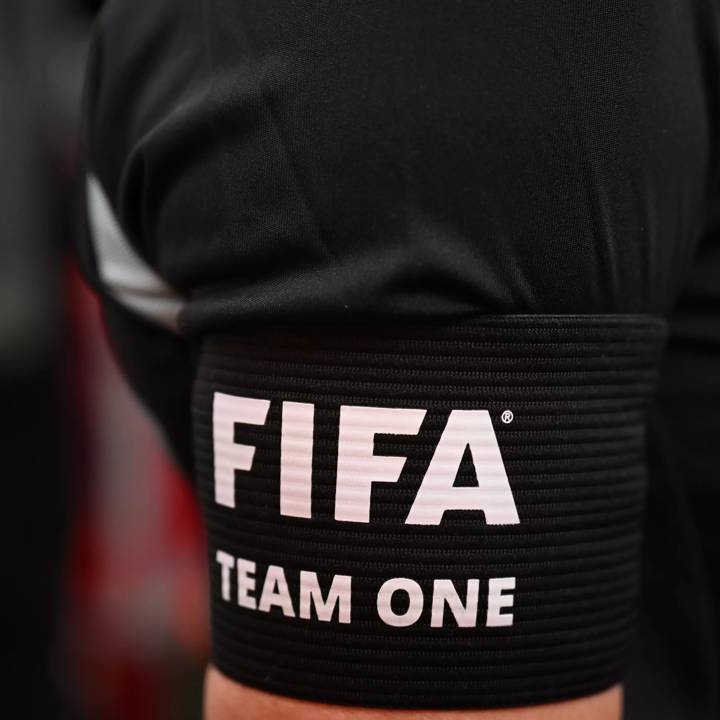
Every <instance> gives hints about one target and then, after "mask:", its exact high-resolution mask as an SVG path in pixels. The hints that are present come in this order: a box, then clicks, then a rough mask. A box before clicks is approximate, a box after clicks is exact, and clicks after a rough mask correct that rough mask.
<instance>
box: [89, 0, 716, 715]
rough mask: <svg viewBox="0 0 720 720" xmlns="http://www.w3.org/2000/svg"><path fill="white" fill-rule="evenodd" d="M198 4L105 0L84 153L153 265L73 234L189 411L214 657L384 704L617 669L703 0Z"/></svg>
mask: <svg viewBox="0 0 720 720" xmlns="http://www.w3.org/2000/svg"><path fill="white" fill-rule="evenodd" d="M195 6H196V4H195V3H189V2H188V3H183V2H176V1H175V2H169V1H168V2H164V3H163V2H160V3H156V4H154V5H153V9H152V10H148V9H146V8H145V6H144V4H142V3H139V2H138V3H130V4H128V3H125V4H123V3H120V2H116V3H112V2H111V3H109V4H108V6H107V8H106V10H105V14H104V16H103V19H102V20H101V24H100V27H99V29H98V37H97V40H96V50H95V55H94V58H95V59H94V63H93V68H94V70H93V72H92V73H91V82H90V83H89V92H88V98H89V102H88V109H87V114H86V117H87V137H88V150H89V159H90V162H89V165H90V168H89V169H90V172H91V173H92V174H93V177H94V178H96V181H97V183H98V186H99V187H100V188H101V189H102V192H103V193H104V195H105V197H106V198H107V199H108V206H109V207H110V209H111V211H112V214H113V222H115V223H116V225H117V227H118V228H119V229H121V231H122V232H121V235H122V238H124V240H125V241H127V242H128V243H129V245H130V246H131V248H132V251H133V253H134V254H135V255H137V257H138V258H139V259H140V260H142V261H143V263H144V265H145V266H146V270H147V269H148V268H149V269H150V271H151V272H150V274H148V273H147V272H144V273H140V276H139V277H140V280H141V281H142V282H140V281H139V280H138V275H137V273H136V274H135V275H133V276H132V277H133V282H131V283H130V284H129V285H127V284H124V280H125V279H126V276H125V275H123V274H122V273H120V274H119V275H118V274H117V273H116V274H114V275H113V273H110V272H105V273H103V267H106V268H108V267H109V266H108V265H107V264H106V265H103V262H102V258H101V257H100V256H101V255H102V253H103V245H102V242H98V237H97V229H96V237H95V240H94V243H93V244H91V247H90V250H91V252H90V255H91V256H92V258H93V259H94V260H93V262H94V264H93V262H91V264H90V265H91V268H92V270H91V272H92V273H94V275H95V276H96V277H97V279H98V281H99V285H100V286H101V288H103V292H105V293H106V294H107V295H108V297H109V298H111V299H110V300H109V302H110V304H111V307H115V305H117V306H118V307H119V308H120V309H121V312H122V317H123V323H122V325H123V326H124V325H125V323H126V322H127V323H128V324H135V321H131V320H130V318H137V317H138V316H140V317H141V320H140V321H139V322H142V323H145V324H144V325H142V331H141V332H138V330H137V328H138V327H139V326H137V325H136V324H135V329H134V330H133V331H132V332H129V331H126V330H123V329H122V327H121V329H120V330H119V331H118V333H117V337H119V338H121V340H120V342H119V345H120V346H121V347H122V348H124V351H125V355H126V364H127V365H128V366H129V367H130V368H131V369H132V372H133V373H134V374H135V375H136V376H137V377H138V378H140V379H139V381H138V383H137V385H138V387H140V389H141V391H142V392H143V393H144V394H145V395H146V397H148V398H149V399H150V401H151V404H152V403H154V404H155V405H156V406H157V408H158V412H159V413H160V414H161V415H162V417H164V418H165V419H166V427H169V428H170V430H171V433H172V434H173V436H174V437H180V436H182V440H181V441H180V445H181V446H182V447H188V446H189V445H190V442H191V441H190V439H189V433H190V417H189V415H190V410H191V408H192V414H193V440H192V443H193V448H194V455H195V478H196V482H197V486H198V493H199V498H200V500H201V502H202V504H203V509H204V513H205V516H206V521H207V526H208V537H209V557H210V573H211V592H212V603H213V660H214V662H215V664H216V665H217V666H218V668H219V669H220V670H221V671H222V673H224V674H225V675H226V676H227V677H230V678H232V679H233V680H235V681H238V682H241V683H245V684H247V685H250V686H254V687H256V688H261V689H265V690H267V691H270V692H274V693H281V694H283V695H289V696H294V697H297V698H308V699H310V700H313V701H322V702H334V703H339V704H342V705H361V706H381V707H386V708H422V709H429V708H438V707H443V708H446V707H452V708H471V709H473V710H475V709H483V708H484V709H488V710H489V709H494V708H501V707H507V706H516V707H517V706H536V705H538V706H539V705H541V704H544V703H554V702H560V701H564V700H568V699H574V698H582V697H587V696H592V695H594V694H596V693H598V692H600V691H603V690H605V689H607V688H609V687H613V686H616V685H617V684H618V683H620V682H621V681H622V679H623V676H624V668H625V664H626V657H627V652H626V651H627V647H628V645H629V643H630V642H631V637H632V632H633V626H634V618H635V615H634V608H635V603H636V599H637V594H638V588H639V577H640V576H639V546H640V540H641V534H642V512H643V503H644V493H645V488H646V480H647V472H646V471H647V468H646V462H645V460H646V458H645V446H644V437H645V435H644V433H645V427H646V413H645V411H646V404H647V401H648V399H649V397H650V395H651V393H652V388H653V383H654V380H655V373H656V368H657V360H658V356H659V354H660V352H661V346H662V342H663V335H664V322H663V320H662V318H661V317H660V316H661V315H662V314H663V313H664V311H665V309H666V307H667V305H668V304H669V298H670V297H671V296H672V293H673V291H674V289H675V288H674V285H675V283H676V280H675V274H676V273H677V272H678V271H679V270H682V269H683V268H685V267H687V266H688V265H689V263H690V260H691V258H692V255H693V248H694V243H695V230H696V227H695V225H696V218H697V217H698V216H700V215H701V214H702V212H703V202H704V197H705V191H706V187H705V183H706V179H707V173H706V170H707V167H706V160H705V158H706V155H707V154H708V153H709V145H710V140H709V128H708V123H707V119H706V117H705V115H704V110H703V108H704V107H705V99H706V98H705V97H704V93H703V88H702V87H701V86H700V85H699V84H687V83H681V82H679V81H678V77H676V76H675V75H673V73H674V72H676V71H677V72H678V73H680V74H681V75H682V74H683V73H684V74H685V75H690V76H693V77H694V76H695V75H698V76H699V74H700V68H699V60H698V58H696V57H695V56H694V55H693V51H692V47H690V49H687V48H686V44H687V45H688V46H691V45H692V42H693V40H692V38H693V35H692V28H693V26H694V25H693V23H694V22H695V21H696V19H697V18H695V16H694V12H695V11H694V10H692V9H690V8H684V9H677V8H674V9H668V8H662V9H659V10H658V11H657V16H655V15H653V16H652V17H647V16H645V15H642V14H641V16H640V17H637V16H634V15H633V14H632V13H630V11H629V10H628V11H627V12H628V13H629V14H628V15H627V16H626V15H625V14H624V13H619V14H618V16H617V17H615V16H610V15H609V14H607V13H604V12H601V11H600V10H593V9H585V10H583V11H581V10H579V9H578V10H576V11H574V12H573V13H571V14H570V16H567V15H566V14H565V13H561V12H559V11H555V10H552V11H548V10H547V8H543V9H542V11H540V10H537V11H536V10H534V9H531V8H523V9H520V8H519V7H516V6H514V5H510V4H504V5H503V6H502V9H497V10H493V9H489V8H488V7H486V5H485V4H480V5H478V4H476V3H472V4H471V3H459V4H456V5H454V6H453V8H452V9H451V10H447V11H446V12H443V13H442V14H438V13H437V12H436V11H435V10H431V9H430V8H429V7H428V8H418V9H417V12H415V13H413V14H412V15H411V16H407V17H406V14H403V13H400V15H398V13H399V12H400V11H399V10H398V9H397V8H395V7H394V6H392V7H390V6H382V7H380V6H377V7H376V6H371V7H368V6H366V5H364V4H363V5H362V6H361V5H357V6H356V4H355V3H347V4H340V5H339V6H338V5H336V4H333V3H324V2H323V3H319V4H318V3H315V4H313V5H312V6H310V4H308V6H307V7H302V4H301V5H299V6H298V5H297V4H293V3H284V2H263V3H254V2H245V3H242V4H238V3H235V2H230V1H228V2H224V1H222V2H216V3H214V4H213V5H212V6H208V9H207V11H206V12H205V13H204V14H202V13H200V11H199V10H198V9H197V8H196V7H195ZM648 12H649V13H650V14H651V15H652V13H651V12H650V11H648ZM638 23H639V25H638ZM660 26H661V27H662V28H663V31H666V30H667V29H668V28H669V27H673V28H674V29H675V30H676V31H677V33H678V35H679V37H680V39H681V45H682V47H683V50H684V52H685V54H684V55H682V58H681V61H682V62H681V63H680V66H678V65H677V63H674V62H673V63H671V62H670V58H664V59H663V58H660V59H658V58H657V56H656V55H655V54H653V53H650V52H648V53H647V54H646V55H643V54H642V53H643V51H645V50H648V47H646V46H645V45H643V43H646V42H648V34H647V33H646V32H645V31H646V30H647V29H648V28H654V29H655V30H657V31H658V32H659V30H658V27H660ZM511 29H512V30H511ZM611 39H612V41H613V43H616V44H612V43H610V41H611ZM649 42H655V43H657V47H658V48H660V49H659V50H658V52H660V53H665V52H670V51H669V50H667V49H666V45H665V44H663V43H661V42H660V40H659V39H658V38H657V37H656V38H650V40H649ZM519 47H523V48H525V50H524V51H523V52H519V51H518V48H519ZM673 47H674V48H676V47H677V46H676V45H673ZM638 53H639V55H640V61H639V62H638ZM655 61H657V66H653V65H652V62H655ZM618 64H621V65H622V66H623V67H627V68H630V70H628V72H627V73H626V74H623V76H622V78H621V80H620V81H618V82H617V83H608V82H606V78H607V77H609V76H614V75H613V73H614V69H615V68H616V67H617V66H618ZM678 67H679V69H678ZM647 77H653V78H655V79H656V80H660V81H663V82H657V83H653V84H648V83H646V82H645V78H647ZM667 87H669V88H670V89H669V90H668V89H666V88H667ZM676 93H677V94H679V95H680V97H678V96H677V95H676ZM679 107H682V108H685V109H687V108H691V109H692V112H686V111H685V112H682V113H681V112H679V111H678V108H679ZM695 111H697V112H695ZM658 122H660V123H661V124H662V128H664V131H663V132H661V131H660V129H658V125H657V124H658ZM662 128H661V129H662ZM93 182H95V181H93ZM678 228H680V231H678ZM118 237H119V236H118ZM115 239H116V240H117V239H118V238H117V237H116V238H115ZM124 257H125V260H127V254H126V255H125V256H124ZM111 259H115V260H117V257H116V256H113V255H111ZM153 278H154V280H156V281H157V282H156V283H155V284H152V283H151V284H150V286H151V288H152V289H151V291H150V293H149V294H148V292H147V289H148V286H147V284H146V283H145V281H150V280H152V279H153ZM163 293H165V294H163ZM158 298H160V299H161V300H163V302H164V303H165V304H163V303H160V306H161V308H164V309H165V310H167V308H168V303H170V307H172V308H174V311H175V312H176V314H175V315H174V318H175V320H176V322H174V323H171V324H170V326H168V323H167V322H163V318H166V315H163V314H162V313H159V312H157V308H158V304H157V303H153V302H148V301H149V300H150V301H157V300H158ZM173 303H174V304H173ZM153 307H155V311H153V310H152V308H153ZM148 308H150V310H148ZM123 332H126V333H127V335H126V336H123V335H122V333H123ZM126 337H127V338H128V339H126ZM158 342H160V347H161V350H160V352H159V355H158V352H156V351H155V350H152V348H157V347H158V345H157V343H158ZM145 347H147V348H151V349H150V350H145V349H144V348H145ZM188 347H191V348H193V349H192V350H188V349H187V348H188ZM183 348H184V349H183ZM194 348H197V349H198V352H195V349H194ZM158 356H159V357H160V360H161V362H159V363H158V362H157V359H158ZM163 363H171V364H175V363H177V368H176V372H163V367H166V368H167V367H168V366H167V365H163ZM177 388H179V390H178V391H176V389H177ZM191 393H192V399H191ZM170 401H171V402H170ZM616 701H617V696H616V695H613V696H612V698H611V702H616ZM593 702H595V701H593V700H589V699H588V700H587V703H588V705H587V707H588V708H592V703H593ZM534 712H536V715H537V717H543V713H545V714H547V713H552V712H555V710H553V709H551V706H547V707H545V709H542V708H541V709H538V710H536V711H534ZM557 712H558V713H560V712H562V710H561V709H559V710H558V711H557ZM588 712H590V710H588ZM602 712H604V710H603V711H602ZM608 712H611V710H608ZM557 716H558V717H562V715H557ZM548 717H551V715H548Z"/></svg>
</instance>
